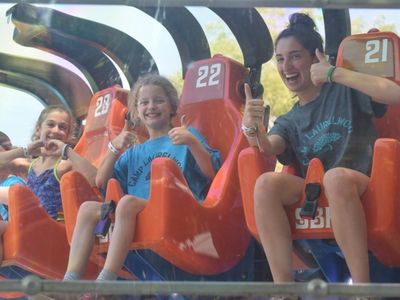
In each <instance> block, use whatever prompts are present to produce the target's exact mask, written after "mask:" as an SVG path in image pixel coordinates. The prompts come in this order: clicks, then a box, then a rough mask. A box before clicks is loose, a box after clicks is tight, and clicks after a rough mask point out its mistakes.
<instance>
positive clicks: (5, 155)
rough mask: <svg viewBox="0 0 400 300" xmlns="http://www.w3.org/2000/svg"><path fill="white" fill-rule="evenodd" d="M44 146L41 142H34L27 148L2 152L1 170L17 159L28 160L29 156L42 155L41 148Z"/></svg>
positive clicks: (0, 157) (0, 153)
mask: <svg viewBox="0 0 400 300" xmlns="http://www.w3.org/2000/svg"><path fill="white" fill-rule="evenodd" d="M43 146H44V144H43V142H42V141H40V140H37V141H33V142H32V143H30V144H29V145H28V146H26V147H19V148H14V149H11V150H8V151H4V152H0V168H1V167H4V166H5V165H7V164H9V163H10V162H11V161H13V160H15V159H16V158H28V157H29V156H38V155H40V154H41V148H42V147H43Z"/></svg>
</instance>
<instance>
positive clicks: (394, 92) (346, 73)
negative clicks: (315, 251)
mask: <svg viewBox="0 0 400 300" xmlns="http://www.w3.org/2000/svg"><path fill="white" fill-rule="evenodd" d="M315 54H316V56H317V58H318V60H319V62H318V63H315V64H313V65H312V66H311V70H310V72H311V79H312V81H313V83H314V85H320V84H323V83H325V82H327V81H328V77H327V74H328V70H329V69H330V68H331V67H332V66H331V65H330V64H329V63H328V61H327V60H326V58H325V56H324V55H323V53H321V52H319V51H318V49H317V50H316V52H315ZM331 79H332V81H334V82H337V83H339V84H343V85H345V86H348V87H350V88H353V89H356V90H358V91H360V92H362V93H364V94H366V95H368V96H370V97H371V98H372V99H373V100H374V101H376V102H379V103H383V104H398V103H400V86H399V85H397V84H396V83H395V82H393V81H391V80H389V79H386V78H383V77H379V76H374V75H370V74H364V73H359V72H355V71H352V70H348V69H345V68H341V67H338V68H335V70H334V72H333V73H332V76H331Z"/></svg>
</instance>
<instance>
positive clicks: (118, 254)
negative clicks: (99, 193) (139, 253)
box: [104, 195, 147, 274]
mask: <svg viewBox="0 0 400 300" xmlns="http://www.w3.org/2000/svg"><path fill="white" fill-rule="evenodd" d="M146 203H147V202H146V201H145V200H142V199H138V198H136V197H134V196H131V195H125V196H124V197H122V199H121V200H120V201H119V203H118V205H117V209H116V212H115V225H114V230H113V233H112V235H111V242H110V247H109V248H108V253H107V259H106V262H105V264H104V269H106V270H107V271H110V272H112V273H114V274H118V272H119V271H120V269H121V268H122V265H123V263H124V261H125V258H126V256H127V255H128V251H129V246H130V244H131V243H132V239H133V236H134V234H135V225H136V216H137V214H138V213H139V212H140V211H142V210H143V208H144V207H145V206H146Z"/></svg>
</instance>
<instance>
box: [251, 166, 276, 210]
mask: <svg viewBox="0 0 400 300" xmlns="http://www.w3.org/2000/svg"><path fill="white" fill-rule="evenodd" d="M280 182H281V178H280V174H279V173H275V172H267V173H264V174H262V175H261V176H260V177H258V178H257V181H256V184H255V186H254V203H255V204H256V205H259V204H260V203H263V204H265V203H266V202H268V201H275V200H276V199H275V198H276V196H277V195H279V186H280Z"/></svg>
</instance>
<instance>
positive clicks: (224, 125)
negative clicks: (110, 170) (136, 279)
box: [66, 56, 250, 275]
mask: <svg viewBox="0 0 400 300" xmlns="http://www.w3.org/2000/svg"><path fill="white" fill-rule="evenodd" d="M246 74H247V71H246V69H245V68H244V67H243V66H242V65H240V64H239V63H236V62H234V61H232V60H230V59H228V58H225V57H223V56H214V57H213V58H211V59H206V60H201V61H198V62H195V63H193V64H191V65H190V66H189V68H188V71H187V73H186V78H185V82H184V87H183V92H182V96H181V101H180V107H179V112H180V115H185V116H186V122H187V124H186V125H188V126H192V127H195V128H196V129H198V130H199V131H200V133H201V134H202V135H203V136H204V137H205V139H206V140H207V141H208V143H209V145H210V146H211V147H212V148H214V149H218V150H219V151H220V152H221V156H222V159H223V164H222V167H221V168H220V170H219V171H218V172H217V174H216V176H215V178H214V180H213V181H212V184H211V186H210V189H209V192H208V194H207V197H206V199H205V201H204V202H203V203H202V204H199V203H198V201H196V199H195V198H194V197H193V195H192V194H191V192H190V191H189V189H188V185H187V183H186V180H185V179H184V177H183V175H182V173H181V171H180V169H179V167H178V166H177V165H176V163H175V162H173V161H172V160H170V159H168V158H156V159H154V160H153V161H152V166H151V186H150V196H149V201H148V204H147V206H146V207H145V209H144V210H143V211H142V212H141V213H140V214H139V215H138V217H137V226H136V232H135V238H134V240H133V243H132V245H131V246H132V249H144V248H146V249H151V250H153V251H155V252H156V253H158V254H159V255H161V256H162V257H164V258H165V259H166V260H168V261H169V262H171V263H172V264H174V265H176V266H178V267H179V268H181V269H183V270H184V271H186V272H190V273H193V274H202V275H211V274H218V273H221V272H224V271H227V270H229V269H231V268H232V267H233V266H234V265H235V264H236V263H238V262H239V261H240V259H241V258H242V257H243V256H244V254H245V252H246V250H247V247H248V245H249V240H250V235H249V233H248V230H247V227H246V224H245V220H244V214H243V209H242V200H241V195H240V191H239V178H238V171H237V158H238V154H239V152H240V151H241V150H242V149H243V148H244V147H246V145H248V144H247V141H246V139H244V138H243V136H242V134H241V130H240V124H241V118H242V114H241V108H242V105H243V99H242V98H241V96H240V95H239V92H238V89H239V85H240V84H241V83H242V82H243V79H244V78H245V76H246ZM178 119H179V118H178ZM78 183H79V180H77V182H76V184H78ZM76 196H77V199H78V201H81V200H80V196H79V194H78V193H77V194H76ZM121 196H122V193H121V191H120V188H119V185H118V183H117V182H116V181H115V180H113V179H111V180H110V181H109V184H108V187H107V195H106V198H107V199H113V200H119V199H120V197H121ZM75 201H76V200H75ZM67 205H68V204H67ZM66 222H69V220H68V219H67V218H66ZM73 226H74V224H67V228H68V230H69V231H70V232H72V231H71V230H73ZM107 247H108V244H107V243H105V244H99V245H98V251H100V252H105V251H106V250H107Z"/></svg>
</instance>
